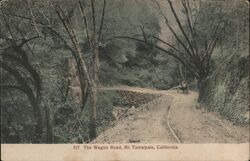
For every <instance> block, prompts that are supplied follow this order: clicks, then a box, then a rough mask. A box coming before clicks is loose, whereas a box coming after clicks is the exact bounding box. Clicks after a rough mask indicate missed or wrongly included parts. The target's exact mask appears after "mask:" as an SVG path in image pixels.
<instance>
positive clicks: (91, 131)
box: [89, 82, 97, 140]
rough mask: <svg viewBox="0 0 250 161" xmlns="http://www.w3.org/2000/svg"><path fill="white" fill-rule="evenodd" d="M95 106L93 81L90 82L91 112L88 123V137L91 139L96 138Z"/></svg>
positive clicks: (95, 87)
mask: <svg viewBox="0 0 250 161" xmlns="http://www.w3.org/2000/svg"><path fill="white" fill-rule="evenodd" d="M96 106H97V86H96V83H95V82H93V83H92V84H91V112H90V124H89V138H90V140H93V139H95V138H96Z"/></svg>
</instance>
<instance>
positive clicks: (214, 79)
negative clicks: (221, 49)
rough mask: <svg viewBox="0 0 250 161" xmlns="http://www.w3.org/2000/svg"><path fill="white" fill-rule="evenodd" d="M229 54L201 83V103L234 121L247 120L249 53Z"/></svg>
mask: <svg viewBox="0 0 250 161" xmlns="http://www.w3.org/2000/svg"><path fill="white" fill-rule="evenodd" d="M241 53H242V54H241V55H239V54H234V55H231V56H229V57H228V58H227V60H225V62H224V63H221V64H220V66H218V67H217V69H216V70H215V71H214V72H213V74H212V75H211V76H210V77H209V78H208V79H207V80H206V81H205V82H204V83H203V89H202V91H203V92H202V93H201V103H202V104H203V105H204V106H205V107H207V108H208V110H211V111H216V112H219V113H220V114H221V115H223V116H224V117H226V118H228V119H229V120H231V121H233V122H236V123H248V122H249V86H248V83H249V82H248V80H249V75H248V70H249V61H248V60H249V55H247V52H246V51H245V52H241Z"/></svg>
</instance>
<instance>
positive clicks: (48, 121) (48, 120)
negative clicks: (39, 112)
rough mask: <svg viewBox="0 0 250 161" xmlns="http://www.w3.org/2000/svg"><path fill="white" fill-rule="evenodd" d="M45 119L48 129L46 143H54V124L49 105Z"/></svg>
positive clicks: (46, 107) (46, 108)
mask: <svg viewBox="0 0 250 161" xmlns="http://www.w3.org/2000/svg"><path fill="white" fill-rule="evenodd" d="M45 118H46V128H47V129H46V130H47V134H46V135H47V136H46V141H47V143H53V130H52V123H51V117H50V111H49V108H48V106H47V105H45Z"/></svg>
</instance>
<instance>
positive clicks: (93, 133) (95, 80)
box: [89, 46, 99, 140]
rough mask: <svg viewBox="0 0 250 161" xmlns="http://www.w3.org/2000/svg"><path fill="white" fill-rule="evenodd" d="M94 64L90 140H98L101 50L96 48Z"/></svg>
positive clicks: (94, 50) (94, 49)
mask: <svg viewBox="0 0 250 161" xmlns="http://www.w3.org/2000/svg"><path fill="white" fill-rule="evenodd" d="M92 52H93V54H92V55H93V64H92V82H91V106H92V108H91V113H90V125H89V130H90V131H89V137H90V140H93V139H95V138H96V109H97V94H98V80H99V79H98V75H99V50H98V48H97V47H96V46H95V47H94V48H93V51H92Z"/></svg>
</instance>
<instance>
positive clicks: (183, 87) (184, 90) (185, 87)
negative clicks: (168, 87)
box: [177, 81, 188, 94]
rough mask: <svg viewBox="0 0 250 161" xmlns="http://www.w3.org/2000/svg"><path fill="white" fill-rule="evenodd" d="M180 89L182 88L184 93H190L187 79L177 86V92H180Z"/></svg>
mask: <svg viewBox="0 0 250 161" xmlns="http://www.w3.org/2000/svg"><path fill="white" fill-rule="evenodd" d="M179 90H182V93H183V94H184V93H185V94H188V85H187V82H186V81H182V82H181V84H180V86H178V88H177V92H179Z"/></svg>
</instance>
